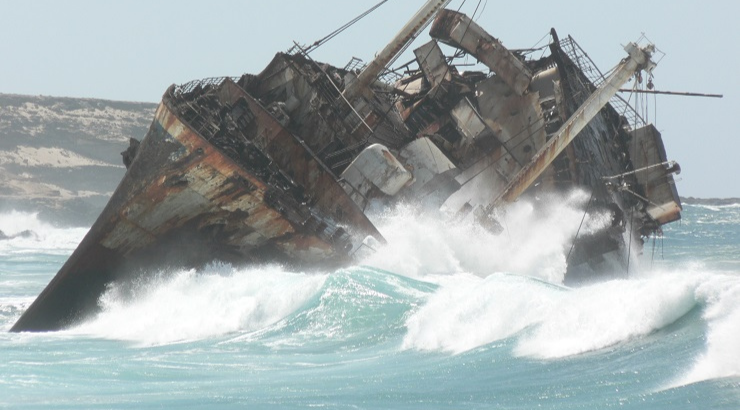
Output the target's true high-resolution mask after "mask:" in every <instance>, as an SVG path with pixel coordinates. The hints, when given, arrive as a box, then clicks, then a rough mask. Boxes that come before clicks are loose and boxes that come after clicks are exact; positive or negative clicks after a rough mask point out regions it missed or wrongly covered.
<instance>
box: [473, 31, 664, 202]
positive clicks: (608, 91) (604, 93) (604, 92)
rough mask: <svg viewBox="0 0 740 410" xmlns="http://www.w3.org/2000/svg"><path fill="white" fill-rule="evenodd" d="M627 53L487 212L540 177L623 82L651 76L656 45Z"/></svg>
mask: <svg viewBox="0 0 740 410" xmlns="http://www.w3.org/2000/svg"><path fill="white" fill-rule="evenodd" d="M624 50H625V51H626V52H627V53H628V54H629V57H627V58H626V59H625V60H623V61H622V62H621V63H620V64H619V66H617V68H616V69H615V70H614V73H613V74H612V75H611V76H609V78H607V79H606V81H604V84H602V85H601V86H600V87H599V88H598V89H596V91H594V93H593V94H591V96H589V97H588V99H587V100H586V101H585V102H584V103H583V104H582V105H581V106H580V107H578V109H577V110H576V112H574V113H573V115H571V116H570V118H568V120H567V121H565V123H563V125H561V126H560V129H558V131H557V132H556V133H555V135H554V136H553V137H552V138H551V139H550V140H549V141H548V142H547V143H546V144H545V145H544V146H542V148H541V149H540V150H539V151H538V152H537V153H536V154H535V155H534V156H533V157H532V160H531V161H530V162H529V163H528V164H527V165H525V166H524V167H523V168H522V169H521V170H519V172H517V173H516V175H514V177H513V178H512V179H511V181H509V183H508V184H507V186H506V188H505V189H504V190H503V192H502V193H501V194H500V195H499V196H498V197H497V198H496V199H495V200H494V202H493V204H492V205H489V207H488V208H489V209H488V210H489V211H491V210H492V209H493V208H494V207H496V206H498V205H500V204H502V203H505V202H513V201H514V200H516V199H517V198H518V197H519V195H521V194H522V193H523V192H524V191H525V190H526V189H527V188H529V186H530V185H531V184H532V183H533V182H534V181H535V180H536V179H537V178H539V176H540V175H541V174H542V172H543V171H544V170H545V169H546V168H547V167H548V166H549V165H550V164H551V163H552V161H553V160H554V159H555V157H557V156H558V155H559V154H560V153H561V152H563V150H564V149H565V148H566V147H567V146H568V144H570V143H571V141H573V139H574V138H575V137H576V136H577V135H578V133H579V132H580V131H581V130H582V129H583V128H584V127H585V126H586V125H587V124H588V123H589V121H591V119H592V118H593V117H594V116H596V115H597V114H598V113H599V111H600V110H601V109H602V108H603V107H604V106H605V105H606V104H607V103H608V102H609V100H610V99H611V98H612V97H613V96H614V95H615V94H616V93H617V92H618V91H619V88H620V87H621V86H622V85H623V84H624V83H626V82H627V81H628V80H629V79H630V77H632V75H634V74H635V73H636V72H639V71H641V70H645V71H646V72H648V73H650V72H651V71H652V70H653V69H654V68H655V66H656V63H654V62H653V61H652V60H651V57H652V55H653V52H654V51H655V46H654V45H653V44H649V45H647V46H645V47H642V48H641V47H640V46H638V45H637V44H635V43H629V44H627V45H626V46H625V47H624Z"/></svg>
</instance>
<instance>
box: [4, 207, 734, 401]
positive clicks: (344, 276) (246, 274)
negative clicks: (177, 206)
mask: <svg viewBox="0 0 740 410" xmlns="http://www.w3.org/2000/svg"><path fill="white" fill-rule="evenodd" d="M571 199H572V198H571ZM580 200H581V201H582V200H583V198H582V197H581V199H580ZM565 202H566V204H564V205H560V206H555V205H553V207H554V208H553V212H552V213H551V214H550V216H545V217H536V216H534V215H533V214H532V210H531V208H529V207H527V205H526V204H520V205H518V206H517V207H515V208H514V209H511V210H510V211H509V212H508V213H507V215H506V218H505V221H504V222H505V227H506V228H507V231H506V232H504V233H503V234H501V235H499V236H492V235H489V234H487V233H485V232H481V231H479V230H478V229H477V228H475V227H473V226H466V225H456V226H449V225H446V224H445V223H442V222H439V221H436V220H432V219H424V218H423V217H420V216H417V215H415V214H414V213H413V212H412V211H410V210H403V209H401V210H398V211H397V212H395V213H393V214H388V215H380V216H378V217H377V218H378V221H377V222H378V225H379V226H380V227H381V232H383V234H384V235H385V236H386V237H387V238H388V239H389V242H390V243H391V244H393V245H392V246H389V247H387V248H384V249H380V250H379V251H378V252H377V253H376V254H373V255H370V256H368V257H367V258H366V260H365V261H363V264H362V265H359V266H354V267H349V268H346V269H342V270H339V271H336V272H325V273H319V274H315V273H312V274H307V273H302V272H294V271H289V270H286V269H283V268H280V267H278V266H264V267H254V268H236V267H232V266H226V265H214V266H210V267H208V268H207V269H205V270H204V271H203V272H192V271H182V272H177V273H175V274H174V275H168V276H165V275H160V274H158V272H152V275H151V276H152V277H151V279H149V280H147V281H146V282H144V281H142V282H140V283H136V284H134V285H133V287H127V288H126V289H122V288H119V287H116V286H113V287H111V288H110V289H109V291H108V292H107V293H106V294H105V295H104V296H103V297H102V298H101V300H100V304H101V306H102V307H103V310H102V313H101V314H100V315H99V316H98V317H96V318H95V319H93V320H91V321H89V322H86V323H83V324H80V325H79V326H77V327H75V328H72V329H68V330H65V331H61V332H52V333H36V334H34V333H20V334H17V333H8V332H7V330H8V329H9V328H10V327H11V326H12V325H13V323H14V322H15V320H17V318H18V317H19V316H20V315H21V313H22V312H23V310H24V309H25V308H26V307H27V306H28V305H29V304H30V303H31V302H32V301H33V300H34V298H35V297H36V296H37V295H38V293H39V292H40V291H41V290H42V289H43V288H44V286H46V284H47V283H48V282H49V280H50V279H51V277H52V276H53V275H54V274H55V273H56V272H57V270H58V269H59V268H60V267H61V265H62V264H63V263H64V261H65V260H66V258H67V256H68V255H69V254H70V253H71V252H72V250H73V249H74V248H75V246H76V244H77V242H79V240H80V239H81V238H82V237H83V236H84V234H85V233H86V229H84V228H71V229H70V228H68V229H60V228H54V227H52V226H50V225H48V224H45V223H42V222H40V221H38V219H37V218H36V217H35V216H34V215H32V214H27V213H23V212H14V213H9V214H0V230H2V231H4V232H5V233H6V234H13V233H17V232H20V231H23V230H26V229H29V230H30V231H31V232H32V235H30V236H27V237H18V238H15V239H11V240H5V241H0V330H2V332H0V357H1V358H2V360H0V408H12V409H25V408H29V409H30V408H33V409H37V408H38V409H47V408H51V409H64V408H75V409H76V408H106V409H107V408H126V409H144V408H280V409H283V408H286V409H290V408H316V407H318V408H338V409H350V408H352V409H412V408H413V409H437V408H449V409H459V408H465V409H468V408H474V409H477V408H485V409H489V408H506V409H533V408H562V409H573V408H582V409H599V408H638V409H645V408H650V409H682V408H683V409H700V408H701V409H704V408H727V409H736V408H740V205H731V206H722V207H707V206H691V205H689V206H686V207H685V212H684V214H683V215H684V217H683V220H682V221H681V223H677V224H672V225H670V226H668V227H666V229H665V235H664V238H662V239H658V240H656V241H655V242H652V241H651V242H648V243H646V244H645V247H644V253H643V255H642V256H641V257H640V258H639V260H635V261H634V262H632V263H631V267H630V271H631V276H630V279H627V280H611V281H604V282H599V283H595V284H591V285H588V286H584V287H577V288H568V287H564V286H561V285H560V284H559V283H561V280H562V275H563V272H564V269H565V256H564V255H565V254H567V245H566V244H567V238H568V237H570V236H571V235H573V234H574V229H576V228H577V227H578V222H579V221H580V218H581V215H582V214H581V213H580V212H579V211H576V210H571V209H569V207H568V206H567V202H568V201H565ZM599 223H601V222H600V221H598V220H592V221H587V223H586V224H585V227H584V228H583V229H596V228H597V227H598V225H599Z"/></svg>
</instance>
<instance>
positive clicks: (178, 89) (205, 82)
mask: <svg viewBox="0 0 740 410" xmlns="http://www.w3.org/2000/svg"><path fill="white" fill-rule="evenodd" d="M227 79H230V80H232V81H234V82H236V81H239V77H229V76H226V77H208V78H202V79H199V80H193V81H190V82H187V83H185V84H180V85H176V86H175V90H174V96H175V97H179V96H181V95H183V94H187V93H189V92H192V91H193V90H195V89H196V88H198V87H199V86H200V87H201V88H206V87H207V86H213V87H218V86H220V85H221V84H223V82H224V81H226V80H227Z"/></svg>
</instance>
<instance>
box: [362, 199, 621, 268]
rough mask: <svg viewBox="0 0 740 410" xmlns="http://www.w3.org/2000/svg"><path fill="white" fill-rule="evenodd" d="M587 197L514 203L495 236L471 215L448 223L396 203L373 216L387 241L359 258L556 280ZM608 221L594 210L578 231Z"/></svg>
mask: <svg viewBox="0 0 740 410" xmlns="http://www.w3.org/2000/svg"><path fill="white" fill-rule="evenodd" d="M588 200H589V198H588V194H586V193H584V192H582V191H574V192H572V193H570V194H569V195H566V196H558V195H552V196H549V197H547V198H542V199H541V200H540V202H541V203H540V204H538V207H539V208H540V209H541V210H542V212H537V211H536V210H535V207H534V206H533V205H532V204H531V203H529V202H526V201H520V202H517V203H514V204H512V205H510V206H509V207H507V209H506V211H505V213H503V214H502V215H500V217H499V220H500V222H501V224H502V226H503V228H504V231H503V232H502V233H500V234H498V235H495V234H492V233H490V232H488V231H487V230H485V229H483V228H481V227H480V226H478V225H477V224H476V223H475V222H474V221H473V220H472V218H468V219H465V220H463V221H459V222H449V221H448V220H447V219H445V218H444V217H440V216H439V215H428V214H419V213H417V211H416V209H415V208H413V207H410V206H409V207H399V208H397V209H395V210H394V211H393V212H388V213H385V214H381V215H377V216H375V217H374V218H373V219H374V222H375V223H376V224H377V225H378V227H379V230H380V232H381V233H382V234H383V235H384V236H385V238H386V239H387V240H388V244H389V245H388V246H384V247H381V248H380V249H378V251H377V252H376V253H375V254H373V255H371V256H369V257H368V258H367V259H365V260H364V261H363V263H365V264H367V265H371V266H375V267H379V268H382V269H386V270H389V271H392V272H395V273H399V274H402V275H407V276H410V277H420V276H425V275H437V274H454V273H473V274H476V275H479V276H486V275H490V274H493V273H496V272H516V273H518V274H521V275H526V276H532V277H537V278H541V279H544V280H547V281H549V282H552V283H561V282H562V280H563V276H564V275H565V269H566V260H565V257H566V254H567V251H568V246H569V243H570V240H571V238H572V237H573V236H575V234H576V231H577V229H578V227H579V225H580V223H581V219H582V218H583V210H582V207H583V206H585V204H586V203H587V202H588ZM609 223H610V221H609V218H608V217H606V216H605V215H593V216H592V217H591V218H586V220H585V221H584V224H583V226H582V227H581V234H586V233H588V232H593V231H595V230H598V229H601V228H603V227H605V226H606V225H607V224H609Z"/></svg>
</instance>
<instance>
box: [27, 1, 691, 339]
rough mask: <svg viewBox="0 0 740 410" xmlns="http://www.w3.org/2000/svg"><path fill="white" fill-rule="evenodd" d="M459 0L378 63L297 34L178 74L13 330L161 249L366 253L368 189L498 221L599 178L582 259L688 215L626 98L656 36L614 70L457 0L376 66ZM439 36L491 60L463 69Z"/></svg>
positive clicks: (390, 198)
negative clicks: (187, 79)
mask: <svg viewBox="0 0 740 410" xmlns="http://www.w3.org/2000/svg"><path fill="white" fill-rule="evenodd" d="M444 3H445V1H444V0H442V1H430V2H428V4H427V5H425V6H424V7H423V8H422V9H421V10H420V11H419V13H417V16H416V17H415V20H414V19H412V22H410V23H409V24H407V26H406V27H404V29H402V30H401V32H399V34H398V35H397V36H396V39H394V40H393V41H392V42H391V43H390V44H389V46H388V47H386V49H385V50H383V51H382V52H381V53H379V55H378V56H377V57H376V59H375V60H374V61H373V62H372V63H370V64H369V65H368V66H367V68H365V69H364V70H361V69H356V68H354V67H351V66H349V65H348V66H346V67H345V68H337V67H334V66H331V65H328V64H322V63H318V62H316V61H314V60H312V59H311V58H310V57H309V55H308V52H307V51H306V50H305V49H303V48H301V47H296V48H295V49H294V50H293V52H290V53H278V54H277V55H276V56H275V58H274V59H273V61H272V62H271V63H270V64H269V65H268V66H267V68H266V69H265V70H264V71H263V72H262V73H260V74H258V75H248V74H246V75H244V76H242V77H241V78H238V79H237V78H218V79H206V80H200V81H194V82H192V83H188V84H185V85H183V86H179V87H175V86H172V87H171V88H170V89H169V90H167V92H166V93H165V95H164V98H163V102H162V104H161V105H160V106H159V108H158V110H157V113H156V115H155V120H154V122H153V124H152V127H151V129H150V131H149V133H148V134H147V136H146V137H145V138H144V139H143V141H142V142H141V144H140V145H138V146H137V145H136V144H133V145H132V147H131V148H130V149H129V150H128V151H127V152H126V153H124V162H125V163H126V164H127V167H128V171H127V174H126V176H125V178H124V180H123V181H122V182H121V184H120V185H119V187H118V188H117V190H116V191H115V193H114V194H113V197H112V198H111V200H110V202H109V203H108V205H107V206H106V208H105V210H104V211H103V213H102V214H101V216H100V217H99V218H98V220H97V221H96V223H95V224H94V225H93V227H92V228H91V230H90V232H89V233H88V235H87V236H86V237H85V239H84V240H83V241H82V243H81V244H80V246H79V247H78V248H77V249H76V250H75V252H74V253H73V254H72V256H71V257H70V259H69V260H68V261H67V263H66V264H65V265H64V266H63V267H62V269H61V270H60V271H59V273H58V274H57V275H56V277H55V278H54V279H53V280H52V281H51V283H50V284H49V285H48V286H47V288H46V289H45V290H44V291H43V292H42V293H41V294H40V295H39V297H38V298H37V299H36V301H35V302H34V303H33V304H32V305H31V306H30V307H29V309H28V310H27V311H26V312H25V313H24V314H23V316H22V317H21V318H20V319H19V320H18V322H17V323H16V324H15V326H14V327H13V329H12V330H14V331H26V330H54V329H59V328H62V327H64V326H67V325H69V324H71V323H74V322H76V321H78V320H81V319H82V318H84V317H85V316H87V315H90V314H94V313H95V312H96V310H97V300H98V298H99V296H100V295H101V294H102V293H103V292H104V291H105V288H106V286H107V285H108V284H110V283H112V282H115V281H121V280H125V279H126V278H128V277H130V276H132V275H137V274H141V273H142V272H143V273H147V272H149V273H151V272H153V271H154V270H153V269H155V270H156V268H165V267H166V268H177V267H199V266H202V265H204V264H207V263H210V262H213V261H224V262H230V263H238V264H243V263H265V262H279V263H284V264H292V265H296V266H299V267H301V268H303V269H310V268H312V267H321V268H332V267H336V266H341V265H344V264H348V263H351V262H352V261H353V260H354V259H353V257H354V255H355V253H356V252H357V251H358V249H360V248H362V247H363V244H364V243H365V241H367V238H368V237H374V238H375V240H376V241H378V242H381V243H383V242H384V239H383V237H382V235H381V234H380V233H379V232H378V231H377V230H376V228H375V227H374V226H373V225H372V223H371V222H370V221H369V220H368V218H367V216H366V215H365V213H364V210H365V209H366V208H367V207H368V205H370V204H374V205H377V206H381V207H382V206H385V207H392V206H394V205H395V204H397V203H399V202H404V203H413V204H416V205H418V207H419V209H420V211H421V210H432V211H433V212H437V213H438V215H440V217H454V218H471V219H474V220H475V221H477V222H478V223H480V224H481V225H482V226H484V227H487V228H489V229H493V230H496V229H497V227H498V226H499V225H498V223H497V220H496V219H497V218H498V217H499V214H498V213H499V212H498V211H499V210H500V209H501V208H502V207H503V206H504V205H505V204H506V203H507V202H511V201H514V200H516V199H517V198H518V197H519V196H520V195H521V194H522V193H524V194H525V195H526V194H527V193H529V194H532V195H536V194H539V193H543V192H557V191H567V190H569V189H573V188H582V189H585V190H587V191H589V192H591V200H590V201H589V203H588V205H587V206H586V209H584V212H586V213H605V212H606V213H610V214H611V218H612V223H611V226H610V227H608V228H606V229H603V230H602V231H600V232H597V233H595V234H590V236H588V237H585V236H581V237H577V238H574V242H575V247H574V250H573V252H572V255H569V260H568V269H569V272H568V275H570V277H572V278H588V277H589V276H590V275H594V274H595V273H597V272H599V271H606V270H611V271H614V270H615V268H614V266H613V265H610V264H609V263H608V262H607V260H608V259H609V260H612V261H616V263H617V264H619V263H624V262H625V260H628V258H629V253H630V244H631V243H632V242H633V240H634V242H635V243H636V244H640V243H641V242H640V241H641V239H642V238H643V237H645V236H648V235H650V234H652V233H655V232H658V231H659V230H660V226H661V225H662V224H665V223H669V222H671V221H674V220H676V219H678V218H680V201H679V199H678V194H677V192H676V189H675V185H674V184H673V179H672V176H671V174H672V173H673V172H675V171H676V168H675V167H671V166H668V165H666V164H668V161H667V159H666V156H665V149H664V148H663V144H662V140H661V138H660V134H659V133H657V131H655V130H654V129H653V128H652V126H650V125H649V124H645V123H644V121H641V119H640V118H639V116H638V115H636V113H634V111H632V110H629V107H628V106H627V105H625V106H624V109H623V110H622V109H621V107H622V105H620V104H622V103H623V102H624V101H623V100H619V99H615V98H614V95H615V93H616V90H617V89H618V88H619V87H620V86H621V85H622V84H623V83H624V82H625V81H627V80H628V79H629V78H631V77H632V76H634V75H635V73H638V74H639V73H640V72H641V71H643V70H644V71H645V72H647V73H650V70H652V67H653V66H654V64H653V63H652V61H651V60H650V57H651V53H652V50H653V49H652V48H651V47H642V48H641V47H638V46H637V45H635V44H633V43H630V44H629V45H628V46H627V47H626V48H625V50H626V51H627V52H628V54H629V56H628V57H627V58H625V60H623V61H622V62H621V63H620V65H619V66H618V67H617V68H616V69H615V70H614V73H613V74H611V75H610V76H609V77H608V78H607V77H604V76H602V75H598V76H595V77H593V76H592V77H589V75H588V73H594V72H597V71H598V70H596V69H595V67H594V68H592V67H590V66H588V61H589V60H588V58H587V56H586V55H585V53H582V52H580V49H579V47H578V46H577V44H576V43H575V41H573V40H572V39H570V38H568V39H566V40H563V41H560V40H559V39H558V38H557V35H556V34H555V33H554V32H553V42H552V44H551V45H550V52H551V53H550V55H549V56H547V57H542V58H540V59H536V60H528V59H526V58H524V56H523V55H522V54H521V53H520V52H513V51H510V50H508V49H506V48H505V47H503V45H502V44H501V43H500V42H499V41H498V40H497V39H495V38H494V37H492V36H491V35H490V34H488V33H487V32H485V31H484V30H483V29H482V28H481V27H479V26H478V25H477V24H475V23H474V22H472V21H471V20H470V19H469V18H467V17H466V16H464V15H462V14H460V13H457V12H454V11H449V10H443V11H441V12H439V14H438V15H437V17H436V19H435V21H434V24H433V25H432V28H431V31H430V34H431V36H432V40H431V41H429V42H428V43H426V44H424V45H422V46H421V47H419V48H418V49H416V50H415V51H414V54H415V56H416V58H415V60H414V62H413V63H415V64H416V68H409V67H410V65H409V64H411V63H409V64H407V65H405V66H404V67H405V70H404V71H403V72H402V73H401V74H400V75H399V76H398V77H399V78H396V79H395V80H394V81H387V80H386V81H384V80H382V79H379V78H378V76H379V75H380V74H381V71H383V70H384V67H385V65H386V63H387V62H388V60H389V59H390V57H392V55H393V53H397V52H398V50H399V49H401V48H402V46H403V44H405V42H408V41H409V40H410V39H411V38H413V37H415V35H416V31H417V30H418V29H419V28H420V27H423V26H424V24H423V22H424V21H428V20H429V19H431V17H432V16H433V15H434V12H435V11H436V10H437V9H438V8H439V7H441V6H442V5H443V4H444ZM440 44H448V45H450V46H452V47H454V49H455V50H456V52H455V55H456V56H458V57H459V56H460V55H471V56H473V57H475V58H476V59H477V60H479V61H481V62H482V63H483V64H485V65H486V66H487V68H488V70H489V71H488V72H483V71H478V72H468V73H463V72H459V71H458V70H457V68H456V67H455V65H454V59H455V56H452V57H447V56H445V55H444V53H443V51H442V49H441V47H440ZM584 62H586V63H584ZM584 64H586V65H584ZM610 100H611V101H612V103H611V104H610V103H609V101H610ZM618 109H619V110H620V111H618ZM577 135H578V136H579V138H577V139H576V138H575V137H576V136H577ZM645 170H649V171H647V172H643V171H645ZM535 181H537V182H538V183H537V184H535V185H536V186H532V185H533V183H534V182H535ZM616 270H617V271H619V270H620V269H619V268H617V269H616ZM622 271H623V270H622Z"/></svg>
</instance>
